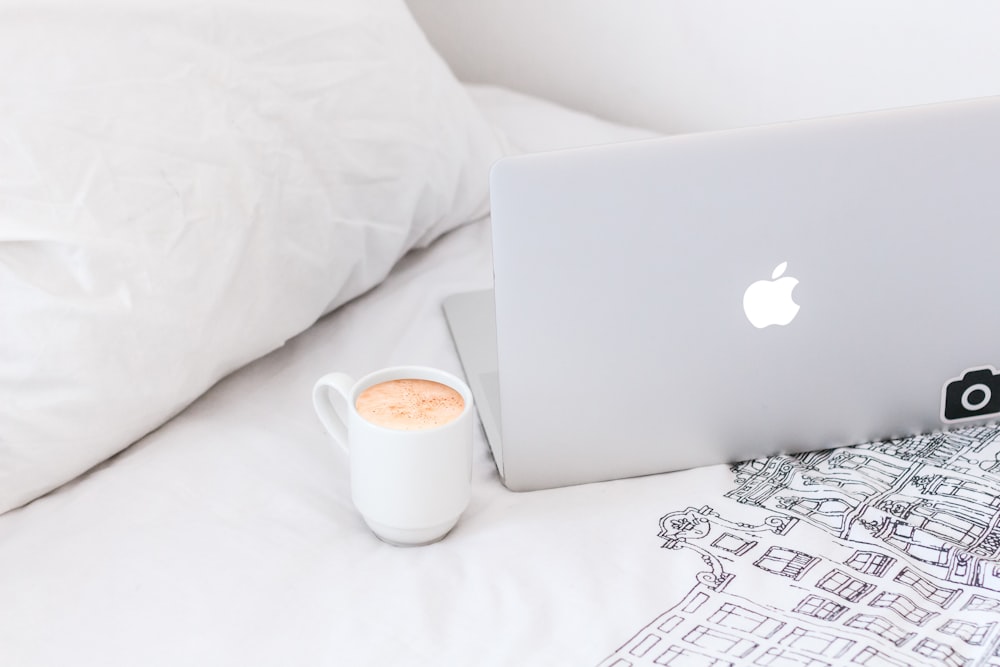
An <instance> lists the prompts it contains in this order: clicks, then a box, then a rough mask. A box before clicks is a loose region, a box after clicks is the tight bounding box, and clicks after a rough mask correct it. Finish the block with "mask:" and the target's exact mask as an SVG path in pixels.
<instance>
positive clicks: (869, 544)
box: [601, 426, 1000, 667]
mask: <svg viewBox="0 0 1000 667" xmlns="http://www.w3.org/2000/svg"><path fill="white" fill-rule="evenodd" d="M732 470H733V473H734V475H735V488H733V489H732V490H731V491H729V492H728V493H726V495H725V497H724V498H719V502H718V503H717V504H713V505H711V506H703V507H697V508H696V507H688V508H685V509H682V510H677V511H673V512H670V513H668V514H666V515H664V516H663V517H662V518H661V520H660V532H659V536H660V537H661V538H662V539H663V540H664V543H663V547H664V548H665V549H667V550H668V554H669V555H670V557H673V558H680V557H684V558H691V557H696V558H698V559H700V560H701V563H702V564H703V566H704V569H703V571H701V572H699V573H698V575H697V577H696V581H695V582H693V583H694V586H693V588H691V589H690V590H689V591H688V593H687V594H686V595H685V596H684V597H683V599H681V600H680V601H678V602H676V603H675V604H674V605H673V606H672V607H671V608H670V609H668V610H667V611H666V612H664V613H663V614H661V615H660V616H659V617H657V618H656V619H654V620H653V621H652V622H651V623H649V624H648V625H647V626H646V627H644V628H642V629H641V630H640V631H639V632H638V633H636V634H635V635H634V636H633V637H632V638H631V639H630V640H629V641H628V642H626V643H625V644H624V645H623V646H621V647H620V648H619V649H618V650H617V651H615V652H614V654H613V655H611V656H609V657H608V658H607V659H606V660H604V661H603V662H602V663H601V665H602V667H604V666H608V667H610V666H614V667H630V666H638V665H669V666H671V667H678V666H681V665H683V666H689V665H700V666H701V665H704V666H711V667H725V666H728V665H761V666H765V667H785V666H789V667H792V666H795V667H800V666H801V667H824V666H827V665H864V666H866V667H903V666H906V665H916V664H927V665H947V666H949V667H958V666H960V665H961V666H964V665H990V666H993V667H1000V525H998V524H1000V496H997V495H996V493H995V492H994V491H991V489H997V488H1000V427H998V426H985V427H976V428H971V429H965V430H961V431H953V432H948V433H938V434H933V435H925V436H915V437H911V438H905V439H901V440H893V441H885V442H876V443H870V444H866V445H859V446H856V447H851V448H844V449H835V450H828V451H821V452H811V453H807V454H801V455H797V456H776V457H771V458H767V459H759V460H756V461H747V462H744V463H741V464H738V465H736V466H734V467H733V468H732Z"/></svg>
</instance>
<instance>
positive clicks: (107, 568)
mask: <svg viewBox="0 0 1000 667" xmlns="http://www.w3.org/2000/svg"><path fill="white" fill-rule="evenodd" d="M470 4H471V3H470ZM639 4H641V3H634V4H630V5H628V7H630V8H633V9H636V11H638V9H639V7H638V5H639ZM517 5H518V3H513V4H512V5H510V6H511V7H513V8H515V9H516V8H517ZM37 7H38V9H36V10H32V11H28V10H25V9H24V8H20V9H18V8H16V7H15V8H14V9H2V10H0V26H2V27H0V32H2V34H0V56H2V58H5V59H6V60H3V62H11V63H18V66H15V67H9V68H6V71H5V73H4V75H3V76H4V78H3V84H4V86H2V87H0V145H2V149H0V298H2V301H0V303H2V305H3V307H4V315H3V319H2V320H0V341H2V342H3V346H2V348H3V349H2V350H0V403H2V405H0V504H2V506H0V512H2V514H0V664H2V665H12V666H17V667H21V666H24V667H42V666H55V665H180V664H190V665H346V664H351V665H607V666H611V665H614V666H615V667H626V666H629V665H674V666H677V665H714V666H722V665H741V664H752V665H762V666H775V667H777V666H784V665H795V666H810V667H820V666H823V665H834V664H845V665H867V666H876V665H877V666H887V667H891V666H899V665H913V664H929V665H938V664H944V665H955V666H958V665H967V664H978V665H1000V623H998V621H1000V560H998V558H1000V427H997V426H983V427H975V428H969V429H964V430H960V431H954V432H950V433H939V434H933V435H927V436H918V437H913V438H907V439H902V440H894V441H885V442H876V443H869V444H861V445H858V446H856V447H852V448H844V449H838V450H830V451H822V452H814V453H809V454H804V455H799V456H776V457H772V458H768V459H761V460H757V461H748V462H743V463H739V464H734V465H720V466H714V467H707V468H700V469H695V470H689V471H684V472H678V473H671V474H665V475H652V476H648V477H641V478H635V479H627V480H619V481H613V482H607V483H600V484H590V485H582V486H575V487H568V488H562V489H553V490H547V491H537V492H531V493H513V492H510V491H508V490H506V489H505V488H504V487H503V485H502V484H501V482H500V479H499V477H498V475H497V471H496V468H495V466H494V464H493V461H492V459H491V456H490V454H489V451H488V448H487V445H486V442H485V439H484V437H483V434H482V432H481V429H477V431H476V435H475V441H474V448H475V450H474V451H475V459H474V469H473V494H472V500H471V503H470V505H469V508H468V510H467V511H466V512H465V514H464V515H463V517H462V518H461V520H460V522H459V524H458V526H457V527H456V528H455V529H454V530H453V531H452V533H451V534H449V536H448V537H447V538H446V539H445V540H443V541H441V542H439V543H436V544H433V545H430V546H426V547H420V548H411V549H402V548H395V547H392V546H389V545H387V544H384V543H382V542H380V541H379V540H378V539H376V538H375V537H374V536H373V535H372V534H371V532H370V531H369V530H368V529H367V528H366V527H365V525H364V523H363V522H362V520H361V518H360V517H359V516H358V515H357V513H356V512H355V510H354V509H353V507H352V505H351V500H350V489H349V484H348V477H347V466H346V462H345V459H344V457H343V455H342V452H341V451H340V450H339V449H338V448H337V447H335V446H334V445H333V443H332V441H331V440H330V439H329V437H328V436H327V435H326V434H325V432H324V431H323V428H322V426H321V425H320V423H319V421H318V420H317V418H316V416H315V414H314V413H313V409H312V406H311V403H310V394H311V390H312V385H313V383H314V382H315V380H316V379H317V378H318V377H319V376H321V375H322V374H324V373H326V372H328V371H332V370H341V371H346V372H348V373H351V374H353V375H355V376H359V375H361V374H364V373H366V372H368V371H370V370H373V369H376V368H380V367H384V366H390V365H396V364H423V365H429V366H434V367H438V368H441V369H444V370H446V371H449V372H452V373H455V374H459V375H460V374H461V372H462V369H461V366H460V364H459V360H458V357H457V355H456V353H455V350H454V348H453V346H452V343H451V340H450V337H449V335H448V330H447V325H446V323H445V320H444V317H443V314H442V311H441V301H442V299H443V298H444V297H446V296H448V295H450V294H453V293H456V292H461V291H467V290H472V289H481V288H485V287H488V286H489V285H490V282H491V266H490V227H489V218H488V211H487V209H486V203H487V201H488V200H487V195H488V193H487V192H486V190H485V188H486V182H485V174H486V170H487V169H488V166H489V164H490V162H491V161H492V160H494V159H496V158H497V157H499V156H500V155H503V154H511V153H517V152H530V151H540V150H551V149H556V148H563V147H570V146H579V145H587V144H594V143H606V142H618V141H630V140H640V139H644V138H648V137H652V136H656V134H658V133H663V132H668V131H676V130H678V129H682V130H683V129H700V128H696V127H694V126H693V125H696V124H697V122H695V121H690V122H691V123H692V124H693V125H692V127H688V126H686V125H684V124H685V123H687V122H688V120H685V119H695V120H697V119H699V118H702V119H703V117H702V116H699V115H698V114H697V113H692V114H691V115H690V116H685V115H684V114H679V113H678V114H673V115H670V116H669V117H668V116H666V115H663V116H659V117H658V118H659V119H660V120H659V121H656V122H643V119H642V117H641V116H642V114H648V113H649V111H648V110H644V109H639V110H636V108H635V107H636V105H631V106H632V109H631V111H630V110H629V106H630V105H628V104H620V105H618V107H619V109H618V111H617V112H615V113H605V114H603V115H605V116H607V117H614V118H615V119H616V120H617V121H618V122H609V121H607V120H602V119H600V118H598V117H597V116H596V115H594V114H595V113H598V112H600V111H601V109H600V108H597V107H599V106H600V104H601V103H603V102H602V100H603V96H601V95H594V94H590V95H589V96H588V95H587V94H586V93H585V92H584V93H581V92H580V91H581V90H585V85H584V84H583V83H579V82H578V83H576V84H574V77H573V76H568V78H567V81H566V82H565V83H564V84H563V85H562V86H561V87H560V86H556V88H557V89H558V90H557V94H554V95H553V96H552V97H554V98H558V99H561V100H562V101H563V102H566V101H567V99H569V98H572V97H573V96H574V95H582V97H580V98H579V104H577V105H576V106H578V107H579V108H580V109H585V111H580V110H573V109H570V108H568V107H567V106H564V105H560V104H556V103H554V102H552V101H549V100H546V99H543V98H541V97H539V96H538V94H537V90H535V91H534V92H535V94H526V93H525V92H517V91H515V90H512V89H511V85H512V82H510V81H506V80H505V77H509V76H511V75H510V74H509V72H505V71H501V70H496V69H491V66H489V63H486V64H484V63H483V61H481V60H480V61H479V64H478V65H476V64H475V63H476V58H477V55H476V53H475V52H473V53H466V54H465V55H467V56H468V57H469V60H467V61H463V60H458V59H459V58H460V57H462V56H461V55H460V54H459V51H461V50H462V49H461V48H460V47H461V46H462V45H461V44H458V43H457V42H461V41H462V40H463V39H467V33H466V32H463V31H461V30H459V28H458V27H457V26H456V24H460V23H462V21H463V20H466V21H467V20H470V19H469V16H468V14H467V12H472V11H474V10H471V9H457V8H455V7H452V8H451V9H452V10H453V11H452V12H450V13H449V12H444V11H443V10H442V9H441V8H440V6H439V5H435V4H434V3H429V2H415V3H413V4H412V7H413V11H414V13H415V14H416V15H417V17H418V18H419V19H420V20H421V21H422V25H423V28H424V30H425V31H426V34H428V35H431V36H432V38H434V40H435V42H436V43H437V46H438V48H439V49H440V51H441V52H442V53H445V54H446V55H447V56H448V57H449V59H450V60H451V61H452V69H454V70H455V71H457V72H459V73H460V74H463V75H464V78H466V79H470V80H476V79H480V80H484V79H490V78H492V79H494V80H495V81H496V82H499V83H503V84H507V86H498V85H490V84H483V83H479V84H475V83H464V84H459V83H458V82H457V81H455V80H454V79H453V78H452V77H451V72H450V71H449V70H448V68H447V67H445V66H444V65H443V64H442V62H441V61H440V60H439V59H438V58H437V56H436V54H434V53H433V52H432V51H431V49H430V47H429V46H428V45H427V43H426V41H425V40H424V39H423V36H422V33H421V31H420V29H419V28H418V27H417V24H415V23H413V21H412V19H411V18H410V16H409V14H407V13H406V11H405V9H403V6H402V5H400V4H397V3H394V2H382V1H381V0H380V1H379V2H368V3H366V2H361V1H357V2H341V3H338V6H337V11H333V12H331V10H330V8H329V6H328V3H312V2H307V1H304V0H301V1H297V2H295V3H291V4H289V3H284V4H283V5H279V4H278V3H273V2H257V3H247V4H246V5H245V6H238V5H237V4H232V5H227V4H226V3H214V4H212V5H208V4H199V3H190V4H186V3H172V4H171V5H170V7H169V8H166V9H165V5H164V4H163V3H158V2H153V1H149V2H146V3H136V4H135V5H131V6H128V5H127V3H126V4H116V3H113V2H107V3H102V4H100V5H99V6H96V5H95V6H94V7H91V8H90V10H91V13H90V14H87V13H86V12H84V13H80V10H79V9H77V8H74V7H75V6H73V5H70V4H69V3H58V2H51V3H40V4H38V5H37ZM136 7H138V8H139V9H136ZM178 7H182V8H183V9H184V11H180V9H178ZM245 7H251V8H252V9H249V10H248V9H245ZM206 8H208V9H206ZM189 9H190V11H188V10H189ZM565 9H566V8H565V7H563V10H564V11H565ZM481 10H482V8H481ZM645 10H646V11H648V12H653V15H655V16H660V14H659V13H658V12H660V11H661V10H660V9H655V8H650V7H645ZM688 10H689V16H688V18H690V17H691V15H693V13H696V11H697V10H695V9H694V7H693V6H688ZM477 11H478V10H477ZM482 11H485V10H482ZM521 11H522V12H523V11H528V10H527V9H525V8H521ZM548 11H552V12H554V11H555V10H552V9H550V10H548ZM463 12H464V13H463ZM918 13H919V12H918ZM543 14H545V15H547V13H546V12H543ZM626 14H627V12H626ZM331 16H332V17H333V18H331ZM505 16H507V15H506V14H504V13H503V12H501V13H500V14H499V15H498V18H497V19H496V22H495V23H492V24H490V25H494V26H501V27H502V26H504V25H505V23H504V17H505ZM615 16H618V15H617V14H616V15H615ZM480 18H481V17H480ZM611 18H612V19H613V18H615V17H611ZM224 19H225V20H224ZM324 22H326V23H324ZM164 26H168V27H167V28H165V27H164ZM373 26H374V27H373ZM496 29H499V28H496ZM15 30H17V32H16V38H15V33H14V32H13V31H15ZM331 34H334V35H336V36H337V37H338V40H339V41H338V43H339V44H341V45H342V46H338V47H337V49H334V50H333V51H329V50H325V49H327V46H323V45H324V44H327V43H328V41H329V40H328V38H329V37H330V35H331ZM123 35H125V36H124V37H123ZM137 35H138V36H139V37H141V39H139V38H138V37H136V36H137ZM178 35H180V36H182V37H183V39H181V40H178ZM449 35H451V37H450V38H449ZM317 36H319V37H321V38H322V39H317ZM251 37H252V38H254V39H249V38H251ZM291 37H294V39H291ZM530 37H531V35H530V34H529V35H528V38H530ZM43 38H44V39H43ZM528 38H526V39H525V41H523V42H521V43H520V45H521V48H520V50H519V53H522V52H528V53H532V52H533V51H534V50H536V49H537V45H535V46H532V42H531V40H530V39H528ZM567 39H570V38H567ZM268 40H270V41H268ZM456 40H457V42H456ZM515 41H516V40H515ZM262 42H266V43H267V46H268V48H261V43H262ZM984 43H985V42H984ZM53 44H63V45H65V44H69V45H75V46H83V47H87V48H81V49H77V50H74V49H59V48H57V47H53V46H52V45H53ZM220 44H224V45H225V46H226V50H225V53H226V54H227V56H226V57H225V58H221V57H220V56H219V54H218V53H217V52H211V49H206V45H214V46H218V45H220ZM137 45H138V46H137ZM344 45H346V46H344ZM140 47H141V48H140ZM670 48H673V47H670ZM984 48H986V47H984ZM990 48H992V47H990ZM115 49H120V50H119V51H115ZM87 54H94V55H93V57H90V56H88V55H87ZM143 54H145V55H143ZM150 54H151V55H150ZM164 54H165V55H164ZM233 54H238V55H239V56H240V57H239V58H236V57H232V56H233ZM160 55H162V56H163V57H159V56H160ZM181 56H183V58H181ZM979 56H980V58H977V60H976V62H979V60H981V56H982V52H980V53H979ZM590 57H592V56H590ZM178 58H181V61H182V62H183V63H184V67H181V68H179V69H178V68H177V67H176V63H177V62H178ZM581 58H582V59H583V60H584V61H586V59H587V58H588V56H587V55H586V54H583V55H581ZM556 60H558V59H557V58H556ZM358 62H361V63H362V65H363V67H364V75H363V76H360V77H359V76H357V71H356V67H357V64H358ZM993 62H996V61H993ZM26 63H27V64H26ZM345 63H346V65H345ZM470 63H471V64H470ZM28 65H30V66H31V67H34V68H42V71H43V74H44V77H43V78H41V79H38V78H33V77H37V76H38V72H37V71H34V72H29V71H28ZM317 65H319V67H317ZM348 65H350V67H348ZM19 67H20V68H21V69H19ZM157 67H162V68H164V69H162V70H156V69H155V68H157ZM135 68H140V69H138V70H137V69H135ZM150 68H153V70H155V71H156V72H157V74H156V75H155V76H152V75H149V76H145V75H144V76H142V77H137V76H136V71H142V72H148V71H150ZM352 68H353V69H352ZM463 68H466V69H463ZM330 70H332V71H333V72H334V74H329V71H330ZM544 70H545V68H544V66H542V67H539V68H538V69H537V70H534V71H532V72H531V73H530V74H525V78H524V81H525V85H524V86H521V88H522V91H523V90H527V91H529V92H533V91H532V89H533V88H534V89H538V88H539V87H540V86H542V85H543V81H542V80H543V79H544V76H543V74H540V72H544ZM108 71H111V72H113V74H114V76H113V77H110V76H108V75H107V72H108ZM19 72H21V73H22V74H19ZM476 72H478V73H479V74H484V73H485V74H484V75H483V76H477V74H476ZM25 73H27V74H25ZM490 74H492V76H488V75H490ZM29 75H30V76H29ZM88 76H89V77H92V79H90V80H87V81H88V85H87V86H81V85H79V82H80V80H81V77H88ZM848 78H849V77H844V80H845V81H846V80H847V79H848ZM972 78H975V77H972ZM39 80H43V81H44V82H46V83H45V85H39V83H38V81H39ZM966 83H967V82H966ZM376 84H378V85H376ZM574 85H575V86H576V87H575V88H574ZM956 85H958V84H956ZM962 85H966V84H962ZM976 85H980V82H978V81H977V82H976ZM982 85H986V84H982ZM973 87H974V86H972V84H968V85H966V88H964V89H963V92H964V91H967V90H971V89H972V88H973ZM778 88H779V87H776V88H775V90H778ZM900 90H901V91H904V89H903V88H901V89H900ZM219 91H222V92H219ZM331 91H333V92H331ZM904 92H906V93H907V94H912V95H914V96H916V97H919V95H924V94H925V93H924V92H922V91H918V92H913V89H912V88H905V91H904ZM949 92H950V91H949ZM937 93H938V94H941V92H940V91H937ZM390 94H391V95H392V96H391V97H386V96H387V95H390ZM782 94H785V93H782ZM902 94H903V93H902V92H900V95H899V96H898V97H899V99H902ZM329 95H332V96H333V97H332V98H329V97H328V96H329ZM803 97H804V98H808V95H804V96H803ZM841 99H842V98H841ZM859 99H860V98H859ZM859 99H854V100H852V101H851V103H855V104H860V103H861V102H860V101H859ZM570 101H572V100H570ZM814 101H815V102H816V106H815V107H814V109H819V107H821V106H822V100H818V101H817V100H816V99H814ZM917 101H920V100H917ZM333 102H336V103H337V104H338V105H340V106H338V107H337V109H347V110H349V111H350V114H348V117H347V119H346V120H343V122H342V121H341V119H340V116H338V120H337V121H336V123H333V124H334V125H335V130H336V131H335V132H330V133H327V130H326V129H324V128H326V123H324V119H326V121H328V122H329V117H328V116H326V115H325V114H327V113H329V112H330V109H329V105H330V104H332V103H333ZM870 102H871V100H865V103H870ZM650 103H651V104H654V105H656V104H665V102H662V101H657V100H652V101H651V102H650ZM775 104H776V105H777V102H775ZM669 105H670V106H671V108H677V107H678V102H677V100H676V99H672V100H670V101H669ZM639 106H641V105H639ZM765 107H766V105H765ZM765 107H760V106H758V107H754V108H753V109H751V110H750V111H748V112H747V113H746V115H744V116H738V115H732V114H731V115H730V116H727V117H726V118H719V117H713V118H712V119H710V120H711V122H712V123H714V124H715V125H718V126H723V125H726V124H729V125H733V124H740V123H742V122H751V121H752V122H757V121H758V120H761V118H762V116H761V114H763V115H767V114H769V113H771V112H772V110H771V109H770V108H765ZM774 108H775V109H777V108H778V106H775V107H774ZM247 109H250V110H251V111H252V113H243V112H244V111H245V110H247ZM811 109H812V108H811ZM219 110H221V111H219ZM751 112H752V113H751ZM810 112H811V111H809V110H806V111H803V110H802V109H796V110H794V112H793V113H796V114H798V115H808V114H809V113H810ZM720 113H721V112H720ZM774 113H777V112H774ZM630 114H632V115H630ZM754 114H757V115H754ZM772 115H773V114H772ZM206 118H208V120H205V119H206ZM135 119H138V120H139V121H142V123H139V122H138V121H136V120H135ZM414 119H416V120H414ZM768 119H770V120H775V119H777V118H774V117H769V118H768ZM133 121H135V122H133ZM699 122H700V121H699ZM706 122H707V121H706ZM641 125H646V126H647V127H651V128H653V129H640V127H639V126H641ZM232 128H237V129H238V130H239V131H238V132H236V133H228V134H227V132H230V130H231V129H232ZM386 132H388V133H389V136H390V137H391V138H390V139H388V140H387V139H386V138H385V137H386V136H387V135H386V134H385V133H386ZM456 137H458V138H457V139H456ZM329 154H334V155H337V156H347V158H349V159H347V158H344V159H340V157H338V159H337V160H334V161H333V162H324V160H325V159H327V158H325V157H324V156H326V155H329ZM345 160H346V163H347V166H344V165H345ZM386 160H388V161H390V162H392V163H393V164H402V165H405V167H406V169H405V170H404V171H402V172H400V173H387V172H385V171H384V170H383V166H382V165H383V162H384V161H386ZM234 165H235V166H234ZM456 165H457V166H456ZM29 167H30V168H29ZM414 174H416V175H414ZM331 183H332V184H333V185H331ZM345 193H346V194H345ZM345 199H346V200H348V204H349V206H348V204H344V201H343V200H345ZM220 202H221V203H220ZM345 207H346V208H345ZM331 220H335V221H336V223H337V224H330V221H331ZM275 221H277V222H275ZM248 228H249V229H251V230H252V233H245V232H246V229H248ZM331 229H332V230H333V231H330V230H331ZM136 230H139V231H136ZM206 230H208V231H206ZM293 234H300V235H299V236H297V237H295V238H294V239H291V240H289V237H290V236H291V235H293ZM189 240H190V242H189ZM137 257H138V258H139V259H141V260H142V262H141V264H140V265H136V264H135V263H134V262H135V261H138V260H136V258H137ZM38 267H42V268H38ZM178 267H180V268H178ZM664 437H665V438H669V434H665V435H664Z"/></svg>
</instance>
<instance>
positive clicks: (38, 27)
mask: <svg viewBox="0 0 1000 667" xmlns="http://www.w3.org/2000/svg"><path fill="white" fill-rule="evenodd" d="M0 62H2V63H3V64H4V65H3V67H2V68H0V513H2V512H4V511H7V510H9V509H11V508H13V507H17V506H19V505H21V504H23V503H26V502H28V501H30V500H32V499H33V498H35V497H37V496H39V495H41V494H43V493H45V492H47V491H49V490H51V489H53V488H55V487H56V486H58V485H60V484H62V483H63V482H66V481H68V480H70V479H71V478H73V477H75V476H77V475H78V474H80V473H81V472H83V471H85V470H86V469H88V468H90V467H91V466H93V465H95V464H97V463H99V462H100V461H102V460H104V459H105V458H107V457H108V456H110V455H112V454H114V453H115V452H117V451H119V450H121V449H123V448H124V447H126V446H128V445H129V444H130V443H132V442H133V441H135V440H136V439H138V438H140V437H141V436H143V435H144V434H146V433H148V432H149V431H150V430H152V429H154V428H156V427H157V426H158V425H160V424H161V423H163V422H164V421H165V420H167V419H168V418H169V417H171V416H172V415H174V414H176V413H177V412H178V411H180V410H181V409H183V407H184V406H185V405H187V404H188V403H189V402H190V401H192V400H193V399H194V398H196V397H197V396H198V395H199V394H201V393H202V392H203V391H205V390H206V389H207V388H208V387H210V386H211V385H212V384H213V383H214V382H216V381H217V380H218V379H219V378H221V377H222V376H224V375H226V374H227V373H229V372H230V371H232V370H234V369H236V368H237V367H239V366H241V365H243V364H245V363H247V362H249V361H250V360H252V359H254V358H256V357H259V356H261V355H263V354H265V353H267V352H268V351H270V350H273V349H275V348H277V347H279V346H281V345H282V344H283V343H284V342H285V341H286V340H287V339H289V338H290V337H292V336H294V335H295V334H297V333H298V332H300V331H302V330H304V329H305V328H307V327H308V326H309V325H310V324H312V323H313V322H314V321H315V320H316V319H317V318H318V317H320V316H321V315H322V314H323V313H325V312H328V311H330V310H332V309H333V308H335V307H336V306H338V305H339V304H342V303H344V302H345V301H347V300H348V299H351V298H352V297H354V296H357V295H358V294H360V293H362V292H364V291H366V290H368V289H370V288H371V287H372V286H374V285H375V284H377V283H378V282H380V281H381V280H382V279H383V278H384V277H385V275H386V274H387V273H388V272H389V270H390V269H391V268H392V266H393V264H394V263H395V262H396V261H397V260H398V259H399V258H400V257H401V256H402V255H403V254H404V253H406V251H407V250H408V249H410V248H411V247H413V246H415V245H423V244H427V243H429V242H430V241H431V240H433V239H434V238H436V237H437V236H439V235H440V234H442V233H443V232H445V231H447V230H448V229H451V228H453V227H455V226H457V225H459V224H462V223H464V222H467V221H470V220H472V219H475V218H477V217H481V216H483V215H484V214H485V213H486V212H487V204H488V196H487V195H488V193H487V182H488V179H487V173H488V169H489V165H490V164H491V163H492V162H493V160H494V159H496V158H497V157H499V156H500V154H501V147H500V146H499V145H498V141H497V139H496V137H495V136H494V135H493V133H492V131H491V129H490V127H489V125H488V123H487V122H486V121H485V119H484V118H482V116H481V115H480V114H479V112H478V111H477V110H476V108H475V107H474V105H473V104H472V103H471V102H470V100H469V99H468V97H467V96H466V94H465V92H464V91H463V90H462V88H461V87H460V86H459V84H458V82H457V81H456V80H455V79H454V77H453V76H452V75H451V73H450V72H449V71H448V69H447V67H446V66H445V65H444V64H443V62H442V61H441V60H440V58H439V57H438V56H437V55H436V54H435V53H434V52H433V50H432V49H431V48H430V47H429V46H428V44H427V42H426V40H425V38H424V36H423V34H422V33H421V32H420V30H419V29H418V28H417V26H416V24H415V23H414V21H413V19H412V17H411V16H410V15H409V12H408V10H407V9H406V8H405V6H404V5H403V3H402V2H401V1H398V0H316V1H312V0H250V1H247V0H232V1H230V2H211V1H204V2H192V1H187V0H139V1H136V0H120V1H118V2H87V1H84V2H81V1H78V0H61V1H58V2H44V1H43V2H38V1H37V0H23V1H22V2H5V3H4V4H3V6H2V8H0Z"/></svg>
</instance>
